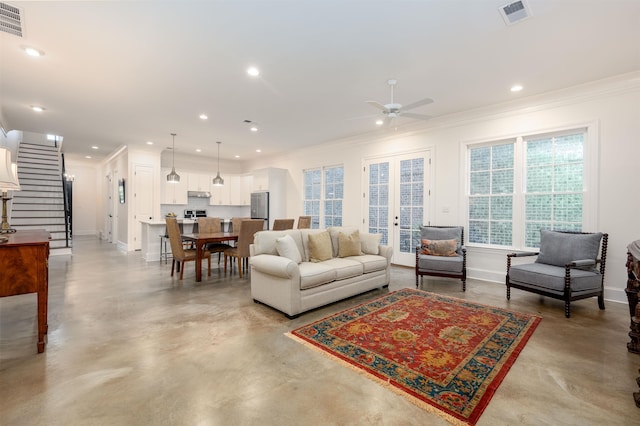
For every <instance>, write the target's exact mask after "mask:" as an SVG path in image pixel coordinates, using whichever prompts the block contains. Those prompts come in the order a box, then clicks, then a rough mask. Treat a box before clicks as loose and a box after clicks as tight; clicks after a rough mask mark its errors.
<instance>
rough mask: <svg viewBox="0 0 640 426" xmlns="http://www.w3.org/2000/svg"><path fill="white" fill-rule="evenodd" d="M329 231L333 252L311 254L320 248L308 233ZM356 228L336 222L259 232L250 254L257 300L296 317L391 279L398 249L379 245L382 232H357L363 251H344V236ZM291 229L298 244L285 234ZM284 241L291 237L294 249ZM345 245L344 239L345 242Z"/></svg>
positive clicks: (253, 287)
mask: <svg viewBox="0 0 640 426" xmlns="http://www.w3.org/2000/svg"><path fill="white" fill-rule="evenodd" d="M324 231H327V232H329V235H330V239H331V255H330V256H331V258H329V259H327V260H323V261H319V262H312V261H311V259H310V254H314V253H315V252H312V253H310V247H309V235H310V234H320V233H322V232H324ZM354 231H356V228H350V227H332V228H328V229H326V230H325V229H290V230H286V231H260V232H258V233H256V234H255V236H254V243H253V244H252V245H251V246H250V254H251V257H250V260H249V263H250V265H251V296H252V297H253V300H254V302H259V303H263V304H265V305H268V306H271V307H272V308H275V309H277V310H279V311H281V312H283V313H284V314H285V315H286V316H287V317H288V318H295V317H296V316H298V315H299V314H301V313H302V312H305V311H308V310H310V309H314V308H317V307H320V306H323V305H327V304H329V303H333V302H336V301H338V300H341V299H345V298H347V297H351V296H354V295H357V294H360V293H364V292H366V291H369V290H373V289H375V288H382V287H384V286H386V285H388V284H389V280H390V264H391V255H392V254H393V249H392V248H391V247H388V246H383V245H380V244H379V243H380V236H379V235H377V234H368V233H359V232H358V234H357V235H356V240H355V241H356V243H357V239H360V244H361V245H360V253H358V255H356V256H343V257H340V256H341V255H343V254H344V251H342V250H341V249H340V244H339V242H340V241H344V240H343V239H342V238H344V237H345V236H346V235H353V232H354ZM340 233H342V234H343V235H342V236H341V235H340ZM286 235H289V236H290V237H291V238H292V239H293V241H294V242H295V247H293V244H292V243H291V241H290V240H288V238H285V239H282V237H285V236H286ZM323 237H326V235H324V236H323ZM316 238H317V236H316V237H314V238H313V239H314V241H315V240H316ZM279 240H280V241H279ZM283 241H287V242H288V243H289V249H290V250H289V251H286V250H284V249H283V246H282V244H283ZM352 241H353V240H352ZM314 246H315V245H314ZM346 246H347V244H346V243H344V244H343V247H346ZM292 247H293V249H292V250H291V248H292ZM296 249H297V250H296ZM311 250H314V247H312V248H311ZM291 251H292V252H293V253H291ZM296 251H297V253H296ZM298 254H299V258H298V259H296V256H297V255H298ZM287 256H289V257H287ZM298 260H299V262H298ZM313 260H317V259H313Z"/></svg>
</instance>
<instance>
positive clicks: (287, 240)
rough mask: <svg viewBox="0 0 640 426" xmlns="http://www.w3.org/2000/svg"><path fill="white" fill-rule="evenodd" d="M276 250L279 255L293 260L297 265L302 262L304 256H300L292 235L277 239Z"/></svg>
mask: <svg viewBox="0 0 640 426" xmlns="http://www.w3.org/2000/svg"><path fill="white" fill-rule="evenodd" d="M276 250H277V251H278V255H280V256H282V257H286V258H287V259H291V260H293V261H294V262H296V263H300V262H302V256H300V251H299V250H298V246H297V245H296V242H295V241H293V238H291V235H285V236H284V237H280V238H278V239H276Z"/></svg>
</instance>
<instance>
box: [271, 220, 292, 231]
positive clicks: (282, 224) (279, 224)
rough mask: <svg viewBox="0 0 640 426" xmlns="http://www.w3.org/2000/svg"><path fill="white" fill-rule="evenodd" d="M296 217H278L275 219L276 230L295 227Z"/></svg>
mask: <svg viewBox="0 0 640 426" xmlns="http://www.w3.org/2000/svg"><path fill="white" fill-rule="evenodd" d="M293 222H295V219H276V220H274V221H273V230H274V231H284V230H285V229H293Z"/></svg>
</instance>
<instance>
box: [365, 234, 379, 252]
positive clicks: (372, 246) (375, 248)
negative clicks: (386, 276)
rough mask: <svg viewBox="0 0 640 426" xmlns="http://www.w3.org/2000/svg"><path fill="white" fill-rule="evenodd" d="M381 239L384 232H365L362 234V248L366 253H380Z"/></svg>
mask: <svg viewBox="0 0 640 426" xmlns="http://www.w3.org/2000/svg"><path fill="white" fill-rule="evenodd" d="M381 240H382V234H369V233H367V232H364V233H362V234H360V250H362V253H364V254H379V253H380V241H381Z"/></svg>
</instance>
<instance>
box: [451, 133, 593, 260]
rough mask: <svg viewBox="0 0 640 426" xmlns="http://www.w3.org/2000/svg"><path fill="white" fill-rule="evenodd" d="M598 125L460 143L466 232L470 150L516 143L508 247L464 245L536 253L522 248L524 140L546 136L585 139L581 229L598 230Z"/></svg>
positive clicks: (462, 210)
mask: <svg viewBox="0 0 640 426" xmlns="http://www.w3.org/2000/svg"><path fill="white" fill-rule="evenodd" d="M598 127H599V126H598V122H596V121H594V122H589V123H580V124H572V125H566V126H562V127H558V128H550V129H540V130H533V131H528V132H520V133H516V134H511V135H502V136H496V137H494V138H486V139H482V140H472V141H463V142H461V144H460V164H462V167H461V168H460V173H461V175H460V206H461V207H462V208H461V209H460V218H459V220H460V223H464V224H465V228H466V229H467V230H468V229H469V195H470V187H469V167H470V148H475V147H480V146H489V145H499V144H504V143H505V142H508V141H509V140H515V147H514V156H515V159H514V194H513V238H512V241H511V242H512V245H511V246H501V245H491V244H479V243H471V242H468V240H467V239H465V245H467V246H469V247H477V248H488V249H499V250H535V248H534V247H526V246H525V245H524V229H525V209H524V206H525V195H526V188H525V172H526V170H525V164H526V152H525V149H524V147H525V140H526V139H531V138H535V137H540V136H545V135H558V136H559V135H561V134H563V133H565V134H566V133H570V132H575V131H581V130H583V131H584V133H585V140H584V160H583V167H584V174H583V176H584V179H583V202H582V206H583V207H582V230H583V232H595V231H598V199H599V194H598V181H599V166H598V164H599V162H598V153H599V137H598V135H599V128H598Z"/></svg>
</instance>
